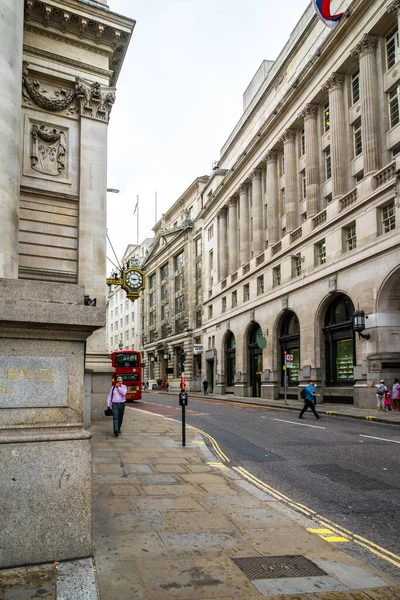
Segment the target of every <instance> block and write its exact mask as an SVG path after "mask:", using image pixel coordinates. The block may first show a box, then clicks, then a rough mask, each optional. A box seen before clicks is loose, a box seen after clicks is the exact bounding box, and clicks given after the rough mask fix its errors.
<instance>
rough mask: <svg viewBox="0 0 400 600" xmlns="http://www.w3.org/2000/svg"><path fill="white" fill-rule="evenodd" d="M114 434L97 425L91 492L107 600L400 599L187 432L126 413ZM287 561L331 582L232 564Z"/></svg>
mask: <svg viewBox="0 0 400 600" xmlns="http://www.w3.org/2000/svg"><path fill="white" fill-rule="evenodd" d="M160 423H163V426H160ZM108 429H109V424H108V423H106V422H104V421H103V422H99V423H96V424H94V425H93V427H92V433H93V446H94V453H95V456H96V457H99V458H102V457H106V458H107V461H106V462H102V461H98V462H96V463H95V464H94V482H95V485H94V487H93V500H94V503H93V509H94V517H93V524H94V530H93V531H94V557H95V562H96V568H97V576H98V583H99V587H100V592H101V600H113V599H114V598H115V599H118V600H124V599H125V598H126V599H127V600H128V599H129V600H131V599H133V598H135V599H138V600H238V599H239V598H240V600H256V599H260V598H265V599H266V600H368V599H369V600H391V599H392V598H393V600H400V598H398V597H396V596H395V595H393V594H396V593H397V590H398V588H397V587H396V584H395V582H394V581H393V580H392V579H391V578H389V577H388V576H385V575H381V574H380V573H378V572H377V571H376V569H373V568H370V567H366V566H365V565H363V564H362V563H361V562H360V561H359V560H357V559H356V558H354V557H352V556H350V555H348V554H346V553H344V552H343V551H342V549H341V547H339V545H337V544H332V543H331V544H330V543H328V542H326V541H325V540H323V539H322V538H321V537H319V536H317V535H315V534H312V533H310V532H308V531H307V527H310V526H312V525H313V523H312V521H310V520H308V519H306V518H305V517H304V516H301V515H298V514H297V513H295V512H293V511H292V510H291V509H290V508H288V507H286V506H284V505H282V504H281V503H279V502H278V501H277V500H276V499H275V498H272V497H271V496H269V495H268V494H265V493H264V492H262V491H261V490H259V489H258V488H256V487H255V486H253V485H252V484H250V483H249V482H247V481H244V480H242V479H239V477H240V476H239V475H238V474H237V473H236V472H234V471H230V470H229V469H227V468H221V469H217V468H215V467H213V466H212V465H210V464H208V463H212V462H220V459H218V458H216V457H214V456H213V455H211V454H210V451H209V450H208V449H207V448H206V446H205V445H204V444H199V443H197V442H199V441H200V437H199V436H198V434H196V433H194V432H193V431H190V430H188V447H187V448H182V447H179V446H178V444H179V435H180V427H179V424H177V423H175V422H172V421H166V422H165V423H164V420H163V419H162V418H161V417H157V416H155V415H152V414H149V413H146V412H142V411H139V410H138V411H133V410H129V411H126V413H125V420H124V428H123V434H122V436H121V437H118V438H114V437H111V436H107V434H108V433H109V431H108ZM137 434H139V436H140V440H141V441H142V442H143V440H144V438H145V436H146V435H151V444H149V445H147V444H143V443H141V444H135V439H136V436H137ZM124 435H125V436H126V438H125V440H124V442H122V441H121V440H122V438H123V437H124ZM105 440H107V441H105ZM194 442H196V443H194ZM99 445H101V452H98V451H97V448H98V446H99ZM112 447H113V448H116V449H118V451H117V452H113V451H112V450H111V448H112ZM149 447H150V448H152V451H151V452H148V448H149ZM110 458H113V459H114V461H112V462H109V459H110ZM113 464H115V465H117V466H118V468H119V471H113V470H111V472H109V471H108V466H109V465H113ZM98 467H100V471H103V472H102V473H101V472H99V470H98ZM131 467H133V468H132V472H131ZM149 470H150V472H149ZM232 475H234V478H232V477H231V476H232ZM166 477H167V479H165V478H166ZM131 478H134V479H131ZM150 478H151V479H150ZM149 480H150V481H151V482H152V483H149ZM102 482H103V484H102ZM167 482H168V483H167ZM282 554H294V555H299V554H301V555H303V556H305V557H307V558H309V559H311V560H314V561H315V562H317V561H320V562H319V564H320V565H321V568H323V570H324V571H325V572H326V573H327V575H326V576H319V577H302V578H301V577H297V578H282V579H262V580H256V581H250V579H248V577H247V576H246V575H245V574H244V573H243V572H242V571H241V570H240V569H239V567H237V566H236V565H235V564H234V563H233V561H232V558H249V557H259V556H260V555H261V556H281V555H282ZM366 584H368V586H369V589H368V590H365V587H366ZM380 586H383V587H380ZM358 588H359V589H358ZM372 590H373V591H372ZM393 590H395V591H394V592H393ZM369 591H371V595H370V594H369V593H368V592H369ZM381 592H383V593H385V594H386V596H383V595H379V594H380V593H381ZM372 594H375V596H374V595H372ZM0 600H1V599H0ZM73 600H75V599H73Z"/></svg>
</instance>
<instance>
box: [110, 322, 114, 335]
mask: <svg viewBox="0 0 400 600" xmlns="http://www.w3.org/2000/svg"><path fill="white" fill-rule="evenodd" d="M113 331H114V325H113V324H112V323H111V333H113Z"/></svg>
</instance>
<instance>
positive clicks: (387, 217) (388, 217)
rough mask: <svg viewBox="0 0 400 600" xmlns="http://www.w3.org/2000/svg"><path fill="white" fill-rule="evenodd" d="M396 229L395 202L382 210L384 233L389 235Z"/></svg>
mask: <svg viewBox="0 0 400 600" xmlns="http://www.w3.org/2000/svg"><path fill="white" fill-rule="evenodd" d="M395 227H396V215H395V211H394V201H392V202H390V203H389V204H386V206H384V207H383V208H382V233H389V231H392V230H393V229H394V228H395Z"/></svg>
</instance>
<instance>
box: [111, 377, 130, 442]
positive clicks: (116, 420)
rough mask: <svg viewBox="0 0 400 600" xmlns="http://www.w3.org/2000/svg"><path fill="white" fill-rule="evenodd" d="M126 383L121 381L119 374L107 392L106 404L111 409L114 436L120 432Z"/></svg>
mask: <svg viewBox="0 0 400 600" xmlns="http://www.w3.org/2000/svg"><path fill="white" fill-rule="evenodd" d="M126 392H127V388H126V385H124V383H123V379H122V377H121V376H119V377H117V379H116V380H115V385H113V386H112V388H111V390H110V391H109V393H108V398H107V406H108V407H110V406H111V409H112V413H113V427H114V435H115V437H117V436H118V434H119V433H121V427H122V421H123V419H124V412H125V404H126Z"/></svg>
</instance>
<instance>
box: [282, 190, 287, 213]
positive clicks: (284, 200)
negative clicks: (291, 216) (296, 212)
mask: <svg viewBox="0 0 400 600" xmlns="http://www.w3.org/2000/svg"><path fill="white" fill-rule="evenodd" d="M281 206H282V214H283V215H284V214H286V193H285V190H284V189H283V190H281Z"/></svg>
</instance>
